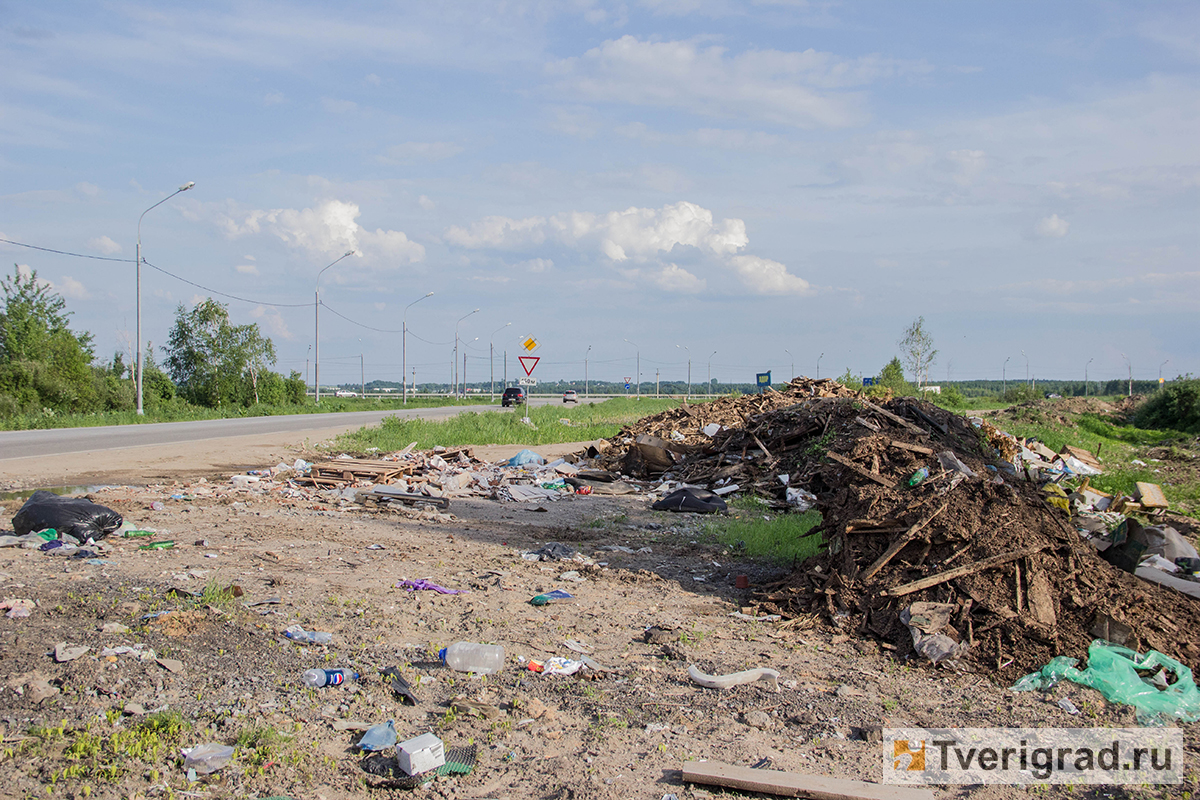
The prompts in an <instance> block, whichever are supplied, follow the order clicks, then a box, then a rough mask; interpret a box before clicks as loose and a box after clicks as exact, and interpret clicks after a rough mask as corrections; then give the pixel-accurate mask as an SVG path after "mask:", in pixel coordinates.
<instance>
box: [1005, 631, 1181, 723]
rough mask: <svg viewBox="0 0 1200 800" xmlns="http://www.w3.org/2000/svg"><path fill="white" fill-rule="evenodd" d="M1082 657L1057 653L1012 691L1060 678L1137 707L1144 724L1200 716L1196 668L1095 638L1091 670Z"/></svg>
mask: <svg viewBox="0 0 1200 800" xmlns="http://www.w3.org/2000/svg"><path fill="white" fill-rule="evenodd" d="M1078 663H1079V661H1078V659H1074V658H1069V657H1067V656H1057V657H1055V658H1054V659H1052V660H1051V661H1050V663H1049V664H1047V665H1046V666H1044V667H1042V669H1041V670H1040V671H1039V672H1034V673H1032V674H1030V675H1026V676H1025V677H1024V678H1021V680H1019V681H1017V682H1016V684H1014V685H1013V687H1012V688H1013V691H1016V692H1026V691H1031V690H1042V691H1045V690H1047V689H1050V688H1051V687H1053V686H1054V685H1055V684H1056V683H1058V682H1059V681H1061V680H1069V681H1073V682H1075V683H1078V684H1080V685H1082V686H1090V687H1091V688H1093V689H1095V690H1097V691H1098V692H1100V694H1102V695H1104V698H1105V699H1106V700H1109V701H1111V702H1114V703H1124V704H1126V705H1131V706H1133V707H1134V708H1135V709H1137V716H1138V722H1139V724H1142V725H1165V724H1167V723H1168V722H1196V721H1197V720H1200V691H1198V690H1197V689H1196V683H1195V680H1194V679H1193V678H1192V671H1191V670H1190V669H1188V667H1186V666H1185V665H1183V664H1181V663H1180V662H1178V661H1176V660H1175V659H1173V658H1171V657H1170V656H1165V655H1163V654H1162V653H1159V652H1157V651H1155V650H1150V651H1148V652H1147V653H1146V654H1145V655H1141V654H1140V653H1138V652H1137V651H1135V650H1130V649H1129V648H1128V647H1122V646H1121V645H1116V644H1113V643H1112V642H1105V641H1101V640H1099V639H1097V640H1096V641H1094V642H1092V645H1091V647H1089V648H1088V666H1087V669H1084V670H1080V669H1078V668H1077V667H1076V666H1075V665H1076V664H1078Z"/></svg>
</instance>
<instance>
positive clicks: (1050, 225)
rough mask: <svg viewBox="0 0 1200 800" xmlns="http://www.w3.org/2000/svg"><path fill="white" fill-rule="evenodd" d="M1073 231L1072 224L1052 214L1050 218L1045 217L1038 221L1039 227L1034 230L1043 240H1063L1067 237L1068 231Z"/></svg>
mask: <svg viewBox="0 0 1200 800" xmlns="http://www.w3.org/2000/svg"><path fill="white" fill-rule="evenodd" d="M1070 229H1071V223H1069V222H1067V221H1066V220H1065V219H1063V218H1062V217H1060V216H1059V215H1058V214H1051V215H1050V216H1048V217H1043V218H1042V219H1040V220H1038V224H1037V227H1036V228H1034V230H1035V231H1036V232H1037V235H1038V236H1041V237H1042V238H1043V239H1061V238H1062V237H1064V236H1066V235H1067V231H1069V230H1070Z"/></svg>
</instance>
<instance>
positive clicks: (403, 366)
mask: <svg viewBox="0 0 1200 800" xmlns="http://www.w3.org/2000/svg"><path fill="white" fill-rule="evenodd" d="M425 297H433V292H430V293H429V294H427V295H425ZM425 297H418V298H417V299H416V300H413V301H412V302H411V303H409V304H408V305H406V306H405V307H404V317H403V320H402V322H403V323H404V324H403V325H401V327H400V330H401V331H402V333H401V334H400V383H401V384H402V385H403V387H404V403H403V405H408V384H407V383H405V373H407V372H408V310H409V309H410V308H412V307H413V306H415V305H416V304H417V303H419V302H421V301H422V300H424V299H425ZM416 391H417V386H416V384H415V383H414V384H413V393H414V394H416Z"/></svg>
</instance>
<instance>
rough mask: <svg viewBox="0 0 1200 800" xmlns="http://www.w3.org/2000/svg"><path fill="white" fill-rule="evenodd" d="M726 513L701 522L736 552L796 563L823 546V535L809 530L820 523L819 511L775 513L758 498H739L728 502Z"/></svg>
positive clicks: (814, 553)
mask: <svg viewBox="0 0 1200 800" xmlns="http://www.w3.org/2000/svg"><path fill="white" fill-rule="evenodd" d="M729 507H730V514H729V516H722V517H710V518H708V519H706V520H705V521H704V529H705V532H706V533H708V534H709V535H710V536H712V537H714V538H715V539H716V540H717V541H718V542H720V543H721V544H723V545H725V546H726V547H728V548H730V549H731V550H733V551H735V552H736V553H737V554H738V555H746V556H750V557H752V558H765V559H768V560H770V561H775V562H778V563H780V564H795V563H799V562H801V561H804V560H805V559H808V558H811V557H812V556H815V555H817V554H819V553H821V552H822V551H823V550H824V549H825V537H824V536H822V535H821V534H820V533H817V534H811V533H809V532H810V531H811V530H812V529H813V528H815V527H816V526H817V525H819V524H820V523H821V514H820V513H819V512H817V511H806V512H805V513H803V514H777V513H774V512H770V511H768V510H767V506H766V504H765V503H763V501H762V500H759V499H758V498H757V497H739V498H737V499H735V500H734V501H733V502H732V503H730V506H729Z"/></svg>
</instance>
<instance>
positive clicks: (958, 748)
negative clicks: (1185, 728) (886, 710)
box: [883, 728, 1183, 785]
mask: <svg viewBox="0 0 1200 800" xmlns="http://www.w3.org/2000/svg"><path fill="white" fill-rule="evenodd" d="M1182 780H1183V733H1182V732H1181V731H1180V730H1179V729H1178V728H887V729H885V730H884V732H883V782H884V783H893V784H975V783H1007V784H1040V783H1069V784H1093V785H1098V784H1125V783H1133V784H1170V783H1181V782H1182Z"/></svg>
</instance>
